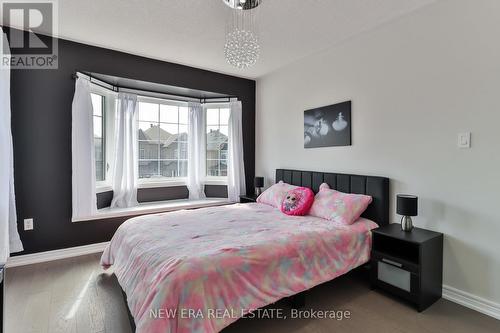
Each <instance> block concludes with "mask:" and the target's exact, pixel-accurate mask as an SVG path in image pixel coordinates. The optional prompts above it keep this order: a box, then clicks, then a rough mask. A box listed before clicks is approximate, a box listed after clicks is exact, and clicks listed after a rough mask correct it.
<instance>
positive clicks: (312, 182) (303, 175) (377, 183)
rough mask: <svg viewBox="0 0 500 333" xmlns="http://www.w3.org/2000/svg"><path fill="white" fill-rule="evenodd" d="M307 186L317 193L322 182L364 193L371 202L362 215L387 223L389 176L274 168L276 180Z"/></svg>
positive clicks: (343, 189) (338, 189) (380, 224)
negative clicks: (368, 196)
mask: <svg viewBox="0 0 500 333" xmlns="http://www.w3.org/2000/svg"><path fill="white" fill-rule="evenodd" d="M280 180H282V181H284V182H285V183H288V184H292V185H296V186H303V187H309V188H310V189H312V190H313V191H314V193H317V192H318V191H319V186H320V185H321V184H322V183H327V184H328V185H330V188H332V189H335V190H337V191H340V192H344V193H355V194H366V195H370V196H372V198H373V202H372V203H371V204H370V206H369V207H368V208H367V209H366V211H365V212H364V213H363V215H362V216H363V217H365V218H367V219H370V220H372V221H374V222H376V223H377V224H378V225H379V226H383V225H386V224H389V201H390V198H389V178H384V177H375V176H360V175H347V174H341V173H328V172H314V171H298V170H286V169H277V170H276V182H279V181H280Z"/></svg>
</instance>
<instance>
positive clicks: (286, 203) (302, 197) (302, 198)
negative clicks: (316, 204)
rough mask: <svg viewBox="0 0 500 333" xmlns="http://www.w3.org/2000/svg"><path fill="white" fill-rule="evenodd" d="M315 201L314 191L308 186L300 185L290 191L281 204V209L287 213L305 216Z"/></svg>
mask: <svg viewBox="0 0 500 333" xmlns="http://www.w3.org/2000/svg"><path fill="white" fill-rule="evenodd" d="M313 201H314V193H313V191H312V190H311V189H309V188H307V187H298V188H296V189H293V190H291V191H288V193H287V194H286V196H285V199H284V200H283V203H282V204H281V211H282V212H283V213H285V214H286V215H297V216H303V215H306V214H307V213H308V212H309V209H311V205H312V204H313Z"/></svg>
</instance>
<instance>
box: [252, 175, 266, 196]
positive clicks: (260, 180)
mask: <svg viewBox="0 0 500 333" xmlns="http://www.w3.org/2000/svg"><path fill="white" fill-rule="evenodd" d="M253 184H254V186H255V195H256V196H259V195H260V194H261V193H262V188H263V187H264V177H255V179H254V182H253Z"/></svg>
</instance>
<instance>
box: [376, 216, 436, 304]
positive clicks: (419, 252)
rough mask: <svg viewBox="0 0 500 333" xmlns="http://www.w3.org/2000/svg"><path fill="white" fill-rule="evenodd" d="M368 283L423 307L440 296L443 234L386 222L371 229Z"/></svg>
mask: <svg viewBox="0 0 500 333" xmlns="http://www.w3.org/2000/svg"><path fill="white" fill-rule="evenodd" d="M372 235H373V243H372V255H371V273H370V276H371V278H370V280H371V285H372V287H374V288H380V289H383V290H385V291H387V292H389V293H391V294H394V295H397V296H399V297H401V298H404V299H406V300H407V301H410V302H411V303H413V304H414V305H415V306H416V308H417V309H418V311H419V312H420V311H423V310H425V309H427V308H428V307H429V306H431V305H432V304H433V303H434V302H436V301H437V300H438V299H440V298H441V294H442V289H443V234H441V233H438V232H434V231H429V230H425V229H420V228H414V229H413V230H412V231H411V232H405V231H402V230H401V225H400V224H389V225H387V226H384V227H381V228H378V229H375V230H373V232H372Z"/></svg>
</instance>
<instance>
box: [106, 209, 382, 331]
mask: <svg viewBox="0 0 500 333" xmlns="http://www.w3.org/2000/svg"><path fill="white" fill-rule="evenodd" d="M375 227H377V225H376V224H375V223H374V222H372V221H369V220H366V219H360V220H359V221H357V222H356V223H354V224H353V225H351V226H342V225H338V224H335V223H333V222H331V221H327V220H324V219H320V218H316V217H311V216H304V217H294V216H287V215H285V214H283V213H281V212H280V211H279V209H276V208H273V207H271V206H267V205H264V204H258V203H252V204H235V205H229V206H221V207H212V208H204V209H198V210H192V211H187V210H183V211H177V212H169V213H163V214H156V215H146V216H141V217H136V218H132V219H130V220H128V221H127V222H125V223H124V224H122V225H121V226H120V228H118V230H117V231H116V234H115V235H114V237H113V239H112V240H111V243H110V244H109V245H108V247H107V248H106V250H105V251H104V254H103V255H102V259H101V264H102V265H103V266H104V267H105V268H106V267H109V266H110V265H114V272H115V274H116V276H117V278H118V281H119V283H120V285H121V287H122V288H123V290H124V291H125V293H126V294H127V298H128V305H129V308H130V311H131V313H132V315H133V316H134V319H135V323H136V326H137V332H148V333H149V332H161V333H168V332H170V333H184V332H218V331H220V330H222V329H223V328H224V327H226V326H228V325H229V324H230V323H232V322H234V321H236V320H237V319H238V318H239V317H241V316H243V315H245V314H247V313H248V311H250V310H252V309H258V308H260V307H263V306H265V305H268V304H271V303H273V302H275V301H277V300H279V299H281V298H284V297H287V296H291V295H294V294H296V293H299V292H301V291H304V290H307V289H309V288H312V287H314V286H316V285H318V284H321V283H323V282H326V281H329V280H332V279H334V278H335V277H337V276H339V275H342V274H344V273H346V272H348V271H350V270H351V269H353V268H355V267H357V266H359V265H361V264H363V263H365V262H367V261H368V259H369V252H370V248H371V232H370V230H371V229H373V228H375Z"/></svg>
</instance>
